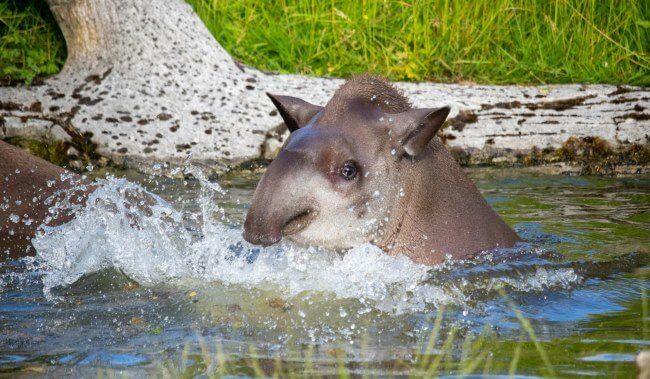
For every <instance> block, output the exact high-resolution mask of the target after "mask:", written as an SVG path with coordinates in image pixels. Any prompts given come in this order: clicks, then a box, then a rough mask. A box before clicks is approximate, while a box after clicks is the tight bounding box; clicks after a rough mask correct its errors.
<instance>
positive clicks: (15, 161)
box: [0, 141, 91, 260]
mask: <svg viewBox="0 0 650 379" xmlns="http://www.w3.org/2000/svg"><path fill="white" fill-rule="evenodd" d="M88 183H90V180H88V179H85V178H83V177H82V176H80V175H77V174H74V173H72V172H70V171H67V170H65V169H63V168H61V167H58V166H56V165H53V164H51V163H49V162H47V161H45V160H43V159H41V158H38V157H35V156H33V155H30V154H29V153H27V152H25V151H23V150H21V149H19V148H17V147H14V146H12V145H9V144H8V143H6V142H3V141H0V260H2V259H3V258H5V257H10V258H12V257H19V256H23V255H27V254H30V253H33V250H32V248H31V243H30V241H31V239H32V238H33V237H34V236H35V234H36V230H37V229H38V227H39V226H41V225H43V224H47V225H50V226H54V225H59V224H62V223H65V222H67V221H69V220H71V219H72V217H73V215H72V214H69V213H65V212H61V213H57V214H51V213H50V211H49V210H50V208H51V206H52V205H54V203H56V202H57V201H58V200H60V197H57V195H56V194H57V193H58V192H60V191H61V190H67V189H70V188H78V187H84V185H85V184H88ZM80 185H81V186H80ZM90 188H91V187H85V188H84V189H80V190H78V191H73V193H71V194H70V196H69V200H70V201H72V202H74V203H82V202H83V201H84V200H85V198H86V196H87V192H88V191H89V190H90ZM61 197H62V196H61Z"/></svg>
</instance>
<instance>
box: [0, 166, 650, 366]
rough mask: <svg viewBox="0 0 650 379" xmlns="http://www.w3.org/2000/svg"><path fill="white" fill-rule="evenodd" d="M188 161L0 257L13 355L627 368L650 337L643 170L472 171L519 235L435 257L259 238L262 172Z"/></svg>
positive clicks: (59, 360)
mask: <svg viewBox="0 0 650 379" xmlns="http://www.w3.org/2000/svg"><path fill="white" fill-rule="evenodd" d="M189 170H190V171H191V172H192V173H193V174H194V177H195V179H188V180H172V179H167V178H163V177H139V176H134V177H129V180H126V179H125V178H121V179H119V178H110V179H102V180H100V182H101V183H102V185H101V187H100V188H99V190H97V191H95V192H94V193H93V195H92V198H91V199H90V201H89V204H90V205H89V206H87V207H85V208H83V209H79V210H77V218H76V219H75V220H74V221H72V222H71V223H69V224H66V225H63V226H61V227H57V228H51V229H48V230H47V231H46V233H44V234H42V235H40V236H39V237H37V238H36V239H35V240H34V241H33V244H34V245H35V247H36V249H37V251H38V254H37V256H36V257H35V258H27V259H23V260H5V261H4V262H2V263H0V279H1V282H0V330H1V331H2V332H1V333H0V370H1V371H4V372H12V373H13V374H24V375H30V373H34V372H46V373H49V374H52V375H55V374H63V373H68V374H74V375H84V376H85V375H93V376H94V375H97V373H98V372H103V371H98V370H105V371H107V372H108V373H127V374H129V375H132V376H142V375H150V374H156V375H159V374H167V375H170V376H178V375H181V374H185V375H188V376H194V375H200V374H202V373H208V374H214V375H218V374H224V373H229V374H235V375H245V376H246V375H256V374H262V373H264V374H266V375H272V374H273V373H274V372H275V371H278V372H281V373H285V374H286V373H287V371H295V372H298V373H303V372H306V371H305V370H308V371H309V373H311V374H314V375H338V373H339V372H340V371H339V370H341V368H343V369H346V370H348V371H349V372H351V373H353V374H360V375H363V374H367V375H379V376H403V375H418V374H423V373H425V372H428V373H435V374H438V375H452V376H453V375H460V374H468V373H475V374H509V373H516V374H518V375H522V376H548V375H551V376H561V377H571V376H576V377H580V376H596V377H614V376H619V377H630V376H631V375H634V372H635V368H634V367H635V366H634V363H633V359H634V354H635V353H636V352H638V351H640V350H641V349H650V328H649V327H648V324H649V322H650V318H649V317H650V316H649V313H648V300H647V292H648V287H649V286H648V281H647V279H648V277H649V276H650V271H649V270H648V265H647V262H648V259H646V256H647V254H648V253H650V177H647V176H633V177H624V178H589V177H571V176H554V175H546V174H542V173H539V172H536V171H535V170H508V171H506V170H471V171H469V174H470V176H471V177H472V179H474V181H475V182H476V183H477V185H478V186H479V188H480V190H481V191H482V193H483V194H484V195H485V196H486V198H487V199H488V201H489V202H490V203H491V204H492V206H493V207H494V208H495V209H496V210H497V211H498V212H499V213H500V214H501V215H503V217H504V218H505V219H506V221H507V222H508V223H509V224H510V225H512V226H513V227H514V228H515V230H516V231H517V232H518V233H519V234H520V235H521V236H522V237H523V239H524V240H525V243H522V244H521V245H519V246H516V247H515V248H513V249H507V250H502V251H494V252H491V253H489V254H486V255H484V256H482V257H481V258H479V259H477V260H474V261H469V262H445V263H444V264H442V265H440V266H437V267H433V268H430V267H426V266H422V265H417V264H414V263H412V262H410V261H409V260H408V259H406V258H404V257H388V256H386V255H384V254H383V253H382V252H381V251H379V250H378V249H377V248H375V247H373V246H371V245H364V246H359V247H356V248H354V249H352V250H351V251H349V252H347V253H346V254H343V255H341V254H337V253H334V252H331V251H324V250H322V249H318V248H310V249H304V248H297V247H293V246H291V245H290V244H284V243H282V244H280V245H277V246H273V247H269V248H265V249H262V248H259V247H255V246H251V245H249V244H247V243H246V242H245V241H244V240H243V239H242V238H241V223H242V222H243V218H244V216H245V213H246V209H247V206H248V205H249V203H250V199H251V197H252V193H253V190H254V186H255V184H256V183H257V180H258V178H259V177H258V176H257V175H255V174H239V175H237V176H231V177H225V178H222V179H220V180H219V181H218V182H217V181H207V180H205V179H204V178H203V177H202V175H201V174H200V172H199V171H197V170H196V169H193V168H189ZM122 176H123V175H122ZM196 178H198V179H196ZM199 179H200V180H199ZM222 187H223V188H222ZM154 194H155V195H154ZM134 198H135V199H142V198H145V199H147V201H142V202H140V204H139V205H138V206H135V207H134V206H132V205H129V204H132V203H133V199H134Z"/></svg>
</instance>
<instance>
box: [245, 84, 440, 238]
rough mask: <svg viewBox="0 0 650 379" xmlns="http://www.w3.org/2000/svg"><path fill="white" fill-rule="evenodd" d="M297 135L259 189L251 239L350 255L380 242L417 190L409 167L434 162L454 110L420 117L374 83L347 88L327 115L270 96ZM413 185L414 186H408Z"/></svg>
mask: <svg viewBox="0 0 650 379" xmlns="http://www.w3.org/2000/svg"><path fill="white" fill-rule="evenodd" d="M269 97H270V98H271V101H273V104H274V105H275V106H276V108H277V109H278V111H279V113H280V115H281V116H282V118H283V119H284V121H285V124H286V125H287V127H288V128H289V131H290V132H291V134H290V136H289V138H288V140H287V141H286V143H285V145H284V147H283V148H282V150H281V151H280V153H279V154H278V156H277V157H276V158H275V159H274V160H273V162H272V163H271V164H270V165H269V167H268V169H267V171H266V173H265V174H264V176H263V177H262V179H261V181H260V182H259V184H258V186H257V189H256V191H255V195H254V197H253V202H252V204H251V207H250V209H249V211H248V215H247V217H246V222H245V224H244V238H245V239H246V240H247V241H249V242H251V243H254V244H260V245H264V246H268V245H272V244H274V243H277V242H279V241H280V240H281V239H282V237H287V238H289V239H292V240H294V241H295V242H299V243H304V244H311V245H318V246H323V247H327V248H332V249H345V248H349V247H352V246H355V245H358V244H360V243H364V242H373V241H375V240H376V239H378V238H380V236H381V234H382V233H383V232H384V229H385V226H386V224H387V223H389V221H390V219H391V212H392V211H393V208H394V207H395V206H396V204H397V203H398V202H399V199H400V197H401V196H404V191H405V190H407V188H408V186H409V183H408V182H407V181H408V179H409V178H408V176H407V175H404V173H405V172H408V171H410V170H409V168H408V167H403V166H405V165H414V164H417V161H418V158H419V157H420V156H422V155H424V154H430V151H429V149H430V146H429V142H430V141H431V139H432V138H433V137H434V135H435V134H436V132H437V131H438V129H439V128H440V126H441V125H442V124H443V122H444V121H445V119H446V117H447V115H448V113H449V108H448V107H444V108H438V109H412V108H411V106H410V104H409V103H408V101H407V100H406V99H405V98H404V97H403V96H402V95H401V94H400V93H399V92H398V91H397V90H396V89H395V88H394V87H393V86H391V85H389V84H387V83H386V82H384V81H383V80H381V79H379V78H377V77H373V76H361V77H357V78H354V79H351V80H350V81H348V82H346V83H345V84H344V85H343V86H342V87H341V88H339V90H338V91H337V92H336V93H335V95H334V97H333V98H332V99H331V100H330V101H329V102H328V103H327V105H326V106H325V107H321V106H317V105H313V104H310V103H308V102H306V101H303V100H301V99H298V98H295V97H289V96H277V95H270V94H269ZM405 181H406V182H405Z"/></svg>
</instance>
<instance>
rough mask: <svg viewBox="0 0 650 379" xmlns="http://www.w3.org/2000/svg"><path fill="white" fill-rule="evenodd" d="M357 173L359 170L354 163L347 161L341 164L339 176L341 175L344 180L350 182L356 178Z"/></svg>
mask: <svg viewBox="0 0 650 379" xmlns="http://www.w3.org/2000/svg"><path fill="white" fill-rule="evenodd" d="M358 171H359V169H358V168H357V164H356V163H355V162H354V161H347V162H345V163H344V164H343V167H341V170H339V174H341V176H342V177H343V179H345V180H352V179H354V178H355V177H356V176H357V172H358Z"/></svg>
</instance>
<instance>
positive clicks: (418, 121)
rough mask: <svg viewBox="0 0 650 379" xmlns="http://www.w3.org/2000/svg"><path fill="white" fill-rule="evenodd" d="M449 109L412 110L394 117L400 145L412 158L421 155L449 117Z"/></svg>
mask: <svg viewBox="0 0 650 379" xmlns="http://www.w3.org/2000/svg"><path fill="white" fill-rule="evenodd" d="M450 110H451V109H450V108H449V107H442V108H438V109H432V108H420V109H411V110H410V111H406V112H403V113H399V114H396V115H394V118H395V128H396V129H397V132H398V136H399V143H400V144H401V145H402V148H403V149H404V151H405V152H406V153H407V154H408V155H410V156H413V157H415V156H417V155H419V154H420V153H421V152H422V150H424V148H425V147H426V146H427V144H429V141H431V139H432V138H433V136H435V135H436V133H437V132H438V129H440V127H441V126H442V124H443V123H444V122H445V120H446V119H447V115H449V111H450Z"/></svg>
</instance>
